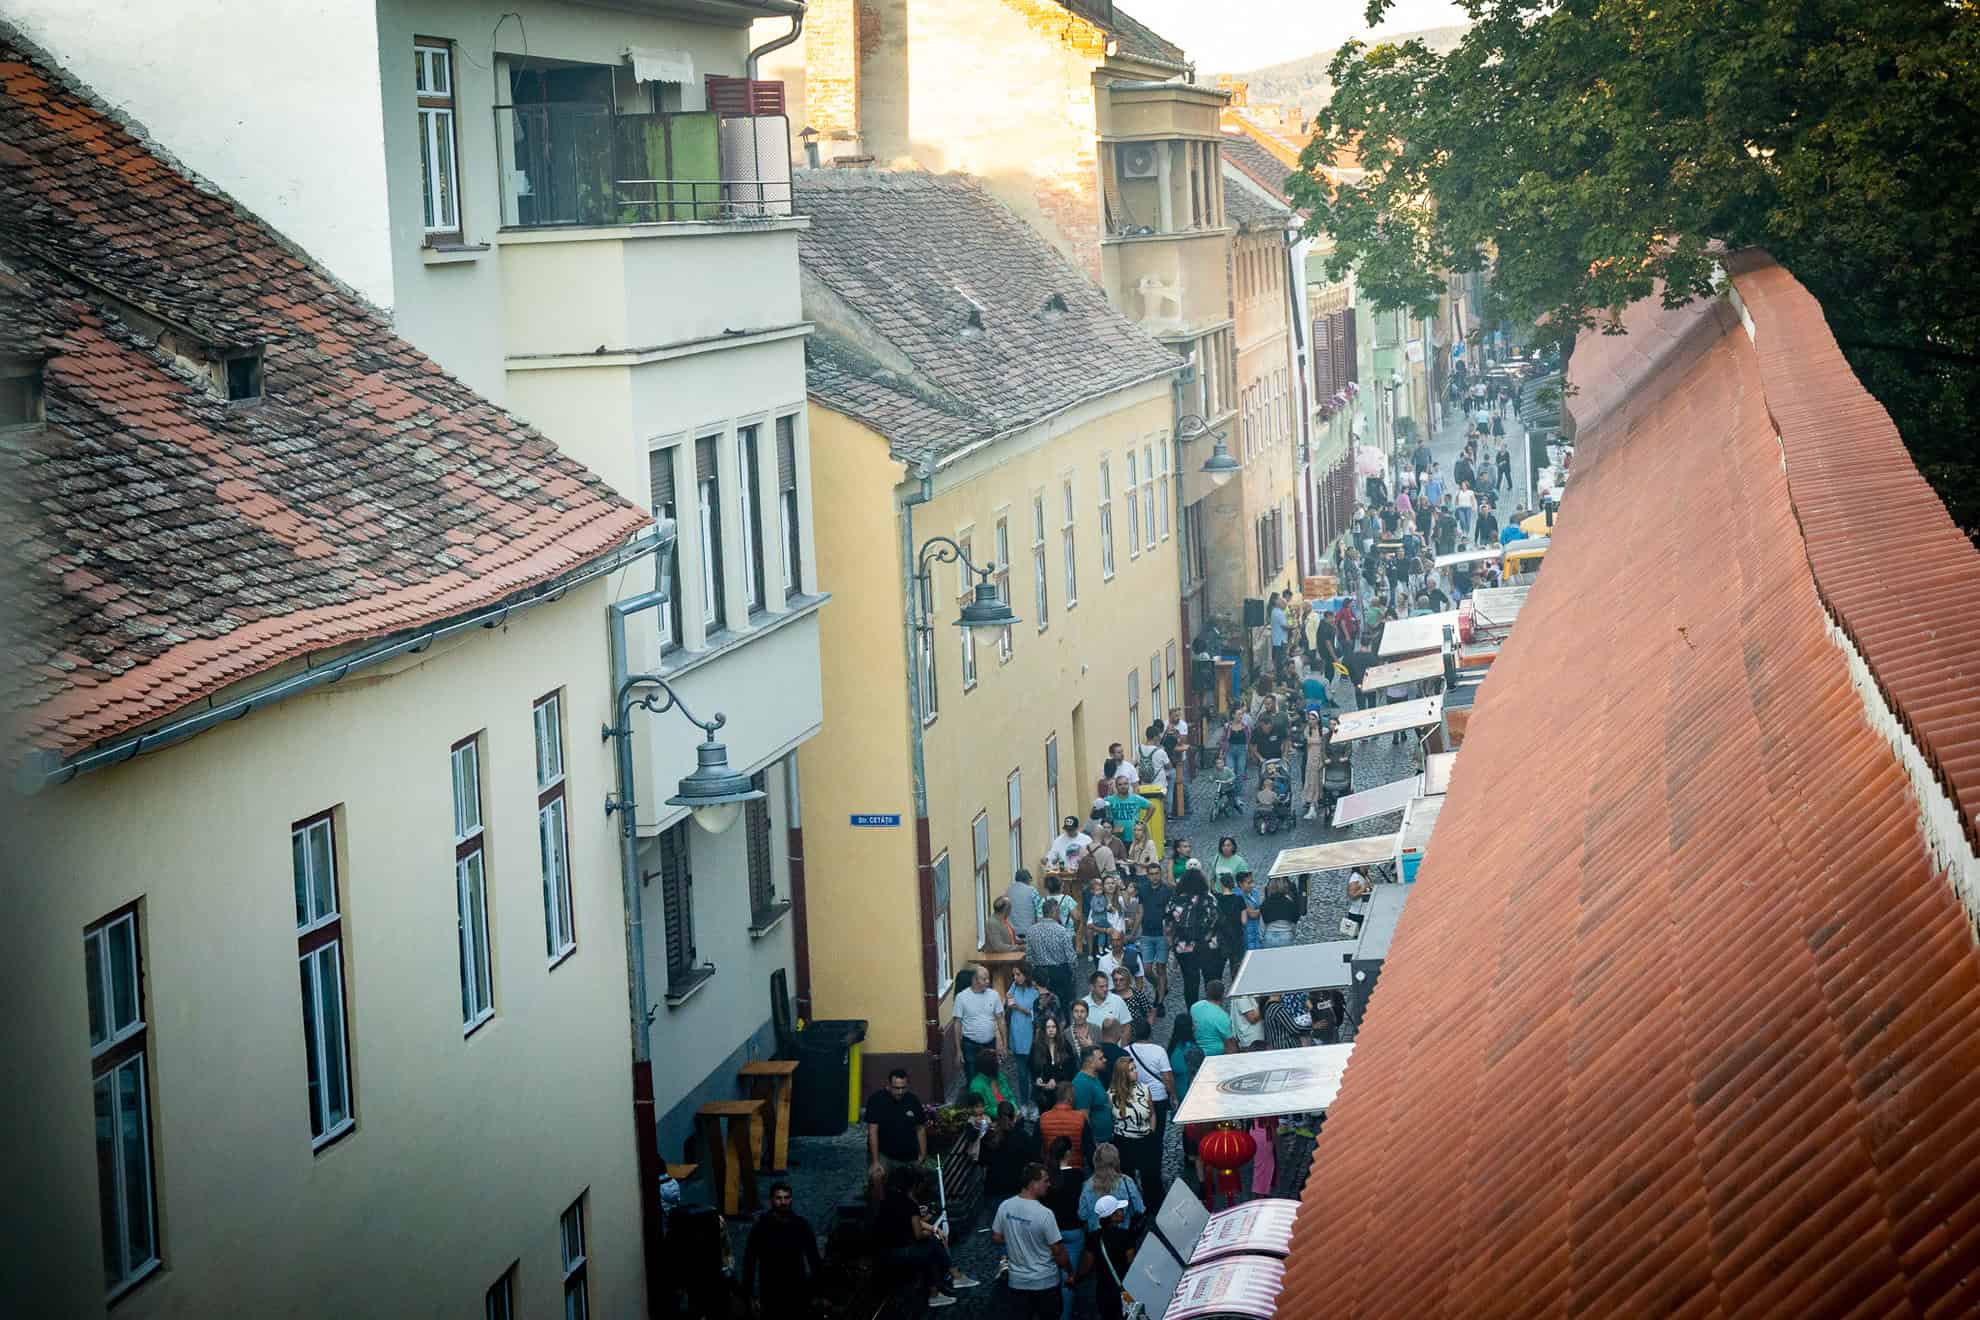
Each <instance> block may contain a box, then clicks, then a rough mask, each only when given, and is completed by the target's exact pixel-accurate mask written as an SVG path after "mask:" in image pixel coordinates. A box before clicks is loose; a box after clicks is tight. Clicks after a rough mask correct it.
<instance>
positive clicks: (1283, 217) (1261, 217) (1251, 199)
mask: <svg viewBox="0 0 1980 1320" xmlns="http://www.w3.org/2000/svg"><path fill="white" fill-rule="evenodd" d="M1233 174H1236V175H1237V176H1239V177H1237V178H1233V177H1232V175H1233ZM1250 177H1251V176H1250V175H1248V174H1245V173H1244V171H1243V170H1240V169H1239V168H1238V167H1237V166H1235V165H1227V168H1226V169H1225V171H1224V175H1223V180H1222V182H1223V186H1224V215H1225V217H1226V218H1227V219H1229V220H1230V221H1232V222H1233V223H1234V224H1236V225H1237V227H1238V228H1240V229H1245V230H1267V229H1278V230H1283V229H1285V227H1286V221H1288V220H1290V219H1291V218H1292V209H1291V208H1290V207H1286V206H1281V205H1280V204H1278V203H1277V202H1273V201H1269V200H1267V199H1266V198H1263V197H1260V196H1259V195H1258V194H1257V192H1255V191H1254V190H1253V189H1252V188H1250V187H1249V186H1247V185H1246V183H1245V182H1244V180H1246V179H1249V178H1250ZM1268 191H1269V190H1268Z"/></svg>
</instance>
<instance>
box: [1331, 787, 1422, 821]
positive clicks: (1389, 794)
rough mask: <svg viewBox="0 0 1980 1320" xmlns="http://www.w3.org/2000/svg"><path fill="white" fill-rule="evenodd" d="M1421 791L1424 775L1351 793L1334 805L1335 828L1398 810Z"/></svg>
mask: <svg viewBox="0 0 1980 1320" xmlns="http://www.w3.org/2000/svg"><path fill="white" fill-rule="evenodd" d="M1422 792H1423V776H1422V775H1411V776H1410V777H1409V778H1407V779H1397V780H1395V781H1393V782H1391V783H1387V784H1380V785H1377V786H1376V787H1374V788H1369V789H1364V790H1362V791H1361V792H1359V793H1350V794H1348V795H1347V796H1346V797H1344V798H1342V799H1341V800H1340V801H1339V802H1336V803H1335V804H1334V822H1333V823H1334V828H1335V829H1340V828H1341V827H1342V826H1345V825H1352V824H1354V823H1355V822H1356V821H1363V820H1373V819H1374V818H1375V817H1377V816H1386V815H1388V814H1389V813H1390V812H1392V811H1401V810H1402V809H1403V808H1405V807H1407V806H1408V805H1409V804H1410V800H1411V799H1412V798H1415V797H1418V796H1420V795H1421V794H1422Z"/></svg>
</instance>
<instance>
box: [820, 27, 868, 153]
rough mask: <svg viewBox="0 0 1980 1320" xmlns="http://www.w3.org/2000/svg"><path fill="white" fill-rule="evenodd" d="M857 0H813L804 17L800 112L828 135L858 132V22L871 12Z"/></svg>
mask: <svg viewBox="0 0 1980 1320" xmlns="http://www.w3.org/2000/svg"><path fill="white" fill-rule="evenodd" d="M863 10H868V6H866V5H863V4H860V3H859V2H858V0H812V4H811V6H810V8H809V10H808V12H807V13H806V15H805V20H804V79H805V107H804V111H805V115H806V118H807V120H808V122H809V123H810V125H811V127H813V128H815V129H817V130H818V132H819V134H820V135H821V136H824V137H827V138H846V137H852V138H857V137H858V136H859V128H860V124H859V61H860V31H861V27H862V23H863V22H864V24H865V25H866V26H867V27H868V28H870V27H871V24H872V21H873V20H872V16H871V13H870V12H868V13H867V15H866V17H865V18H864V20H862V17H861V11H863Z"/></svg>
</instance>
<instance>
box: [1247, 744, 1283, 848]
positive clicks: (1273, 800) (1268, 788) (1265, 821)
mask: <svg viewBox="0 0 1980 1320" xmlns="http://www.w3.org/2000/svg"><path fill="white" fill-rule="evenodd" d="M1262 778H1263V781H1264V782H1263V783H1262V785H1261V786H1260V787H1259V789H1258V793H1257V796H1256V797H1255V798H1253V806H1252V811H1251V827H1252V828H1253V829H1254V830H1257V831H1258V832H1259V833H1260V834H1277V833H1278V832H1279V831H1280V830H1281V829H1291V828H1292V824H1293V804H1292V775H1291V774H1289V773H1288V772H1287V770H1286V763H1285V762H1284V761H1282V760H1278V759H1276V758H1275V759H1273V760H1270V761H1267V762H1266V763H1265V771H1264V775H1263V776H1262Z"/></svg>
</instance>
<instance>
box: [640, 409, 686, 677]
mask: <svg viewBox="0 0 1980 1320" xmlns="http://www.w3.org/2000/svg"><path fill="white" fill-rule="evenodd" d="M674 449H675V446H668V447H666V448H664V449H651V450H648V451H647V454H646V478H647V485H648V487H649V488H650V489H651V490H652V492H653V506H652V507H653V516H654V517H655V518H665V519H672V520H673V523H674V528H675V533H676V535H677V536H678V534H679V530H680V517H681V515H680V509H679V507H678V506H677V504H676V503H675V499H674ZM680 576H681V551H680V542H679V541H678V540H677V541H675V543H674V544H673V545H671V546H669V547H668V548H667V557H666V558H665V559H664V560H663V561H662V562H661V564H660V581H658V582H656V583H654V584H653V585H654V588H655V589H656V590H659V591H664V592H666V593H667V608H666V609H664V610H658V611H656V613H657V614H658V615H659V616H660V649H661V651H662V652H663V653H664V652H667V651H677V650H679V649H680V646H681V635H682V634H681V593H680V591H679V589H678V584H679V582H680Z"/></svg>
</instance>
